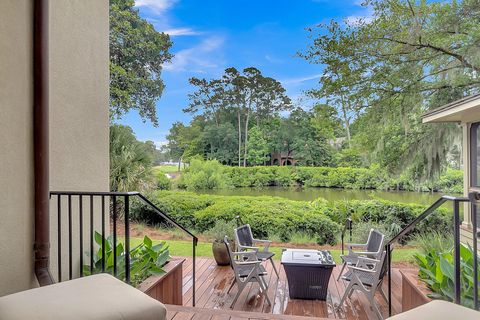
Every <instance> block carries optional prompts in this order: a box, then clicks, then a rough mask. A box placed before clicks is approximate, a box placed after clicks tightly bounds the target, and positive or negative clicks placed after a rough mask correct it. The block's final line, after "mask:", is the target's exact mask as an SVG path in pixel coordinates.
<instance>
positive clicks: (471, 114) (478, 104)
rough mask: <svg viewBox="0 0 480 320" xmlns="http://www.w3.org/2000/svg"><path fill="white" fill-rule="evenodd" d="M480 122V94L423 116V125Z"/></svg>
mask: <svg viewBox="0 0 480 320" xmlns="http://www.w3.org/2000/svg"><path fill="white" fill-rule="evenodd" d="M477 121H480V94H475V95H471V96H468V97H465V98H462V99H460V100H456V101H453V102H451V103H449V104H446V105H444V106H442V107H439V108H436V109H433V110H431V111H429V112H427V113H425V114H424V115H422V122H423V123H438V122H477Z"/></svg>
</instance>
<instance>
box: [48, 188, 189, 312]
mask: <svg viewBox="0 0 480 320" xmlns="http://www.w3.org/2000/svg"><path fill="white" fill-rule="evenodd" d="M52 196H56V197H57V214H58V218H57V219H58V220H57V223H58V238H57V246H58V257H57V265H58V279H59V281H61V280H62V252H61V246H62V237H61V227H62V222H61V220H62V205H61V198H62V196H66V197H67V201H68V202H67V204H68V208H67V210H68V216H67V220H68V233H69V234H68V251H69V254H68V258H69V278H70V279H72V276H73V272H72V197H78V204H79V207H78V210H79V211H78V212H79V219H80V221H83V219H82V217H83V199H84V198H89V199H90V201H89V204H90V210H89V214H90V272H91V273H92V272H93V238H94V237H93V229H94V228H93V220H94V218H93V216H94V209H93V207H94V206H93V203H94V197H100V198H101V204H102V209H101V211H102V212H101V213H102V219H101V229H102V230H101V231H102V250H103V252H102V256H103V257H105V247H106V246H105V197H110V199H111V200H112V203H113V208H114V209H113V215H112V220H113V230H114V232H113V247H114V248H116V247H117V210H116V208H117V198H124V220H125V281H126V282H127V283H129V282H130V241H129V240H130V224H129V220H130V219H129V215H130V198H131V197H135V198H138V199H139V200H140V201H141V202H142V203H144V204H146V205H147V206H149V207H150V208H151V209H153V211H154V212H155V213H156V214H158V215H159V216H160V217H162V218H163V219H165V220H167V221H168V222H170V223H171V224H172V225H174V226H175V227H177V228H179V229H180V230H182V231H183V232H184V233H186V234H187V235H189V236H190V237H191V238H192V258H193V264H192V273H193V274H192V287H193V288H192V305H193V306H195V278H196V277H195V272H196V263H195V261H196V247H197V244H198V238H197V237H196V236H195V235H194V234H193V233H191V232H190V231H189V230H187V229H186V228H185V227H183V226H182V225H181V224H179V223H177V222H176V221H175V219H173V218H172V217H170V216H169V215H168V214H166V213H165V212H163V211H162V210H160V208H158V207H157V206H156V205H155V204H154V203H152V202H151V201H150V200H148V198H146V197H145V196H144V195H143V194H141V193H140V192H137V191H133V192H92V191H51V192H50V198H51V197H52ZM79 228H80V232H79V241H80V277H82V276H83V223H80V224H79ZM113 259H114V261H113V273H114V276H117V261H116V260H117V256H116V254H114V255H113ZM102 270H103V271H105V260H104V259H102Z"/></svg>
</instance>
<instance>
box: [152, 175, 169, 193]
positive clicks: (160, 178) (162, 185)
mask: <svg viewBox="0 0 480 320" xmlns="http://www.w3.org/2000/svg"><path fill="white" fill-rule="evenodd" d="M155 182H156V189H158V190H170V189H171V188H172V181H171V180H170V179H169V178H168V177H167V176H166V175H165V174H164V173H163V172H159V173H157V174H156V181H155Z"/></svg>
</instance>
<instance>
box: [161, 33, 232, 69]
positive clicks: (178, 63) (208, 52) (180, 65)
mask: <svg viewBox="0 0 480 320" xmlns="http://www.w3.org/2000/svg"><path fill="white" fill-rule="evenodd" d="M224 41H225V39H224V38H223V37H220V36H211V37H208V38H206V39H205V40H203V41H202V42H200V43H199V44H198V45H196V46H193V47H191V48H188V49H184V50H180V51H179V52H177V53H174V55H175V56H174V58H173V59H172V62H171V63H169V64H166V65H165V66H164V69H165V70H167V71H172V72H181V71H189V72H197V73H205V72H207V70H208V71H212V69H218V68H220V64H222V61H223V59H222V55H221V52H220V49H221V47H222V46H223V43H224Z"/></svg>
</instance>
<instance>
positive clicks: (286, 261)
mask: <svg viewBox="0 0 480 320" xmlns="http://www.w3.org/2000/svg"><path fill="white" fill-rule="evenodd" d="M282 265H283V268H284V269H285V273H286V274H287V280H288V291H289V293H290V299H309V300H326V298H327V289H328V281H329V280H330V275H331V274H332V270H333V268H334V267H335V262H334V261H333V258H332V255H331V254H330V252H329V251H319V250H307V249H286V250H284V251H283V253H282Z"/></svg>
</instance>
